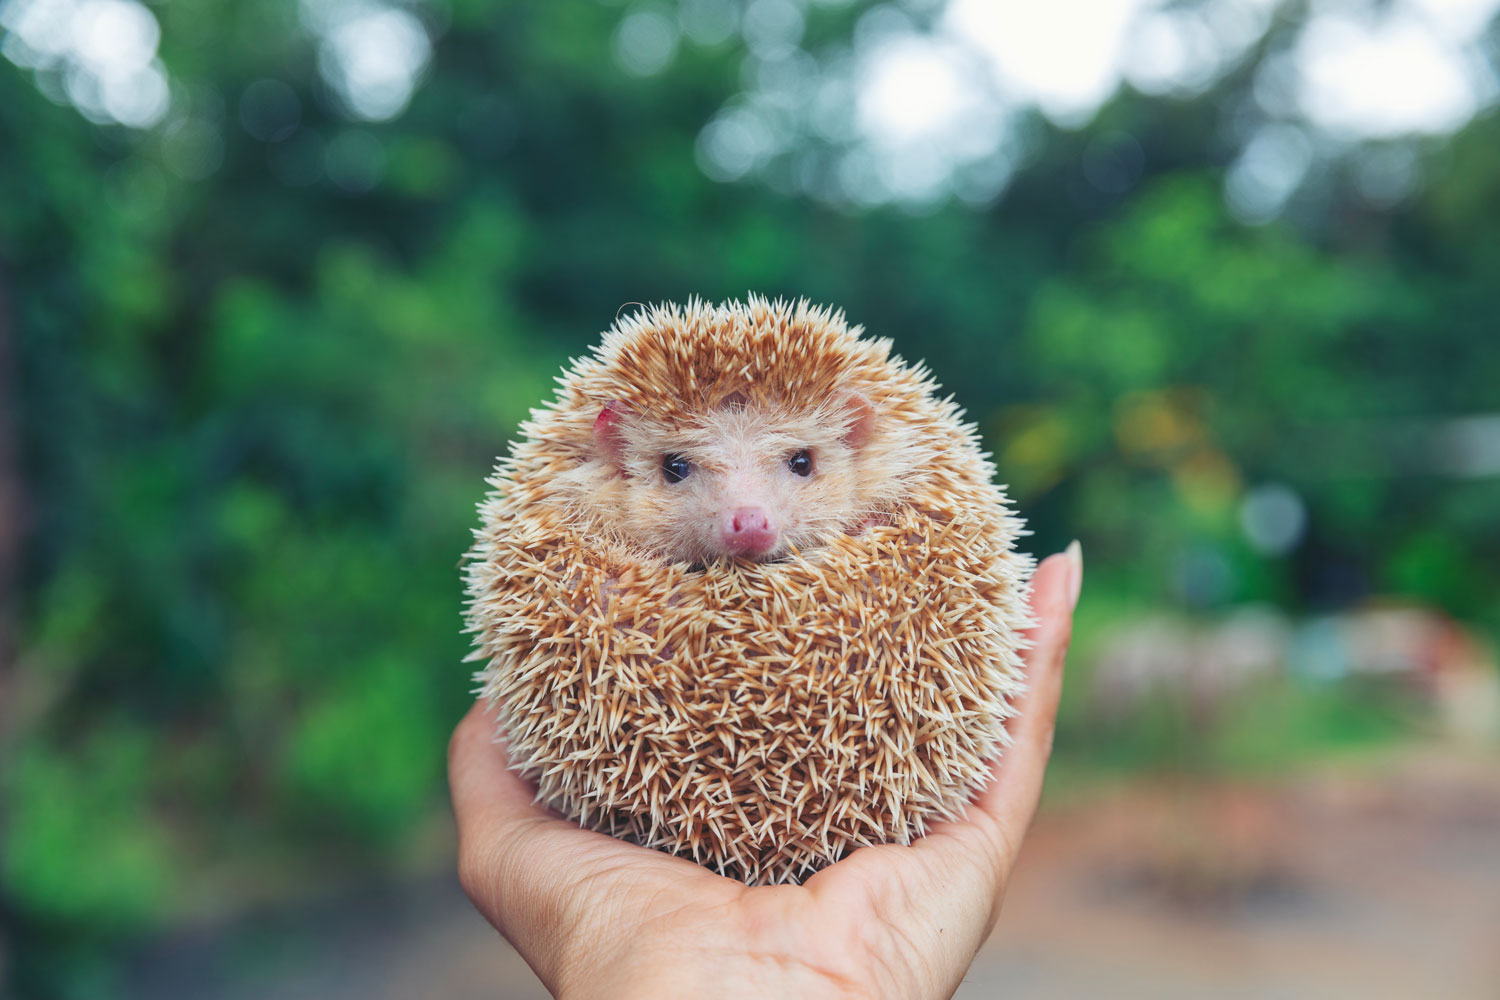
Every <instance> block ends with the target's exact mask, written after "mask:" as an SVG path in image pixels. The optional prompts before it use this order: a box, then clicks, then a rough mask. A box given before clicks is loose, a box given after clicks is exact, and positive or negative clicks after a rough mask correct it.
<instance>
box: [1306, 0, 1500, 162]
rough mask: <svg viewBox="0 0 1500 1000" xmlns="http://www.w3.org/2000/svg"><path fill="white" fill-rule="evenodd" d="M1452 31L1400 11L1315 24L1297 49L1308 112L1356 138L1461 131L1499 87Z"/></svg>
mask: <svg viewBox="0 0 1500 1000" xmlns="http://www.w3.org/2000/svg"><path fill="white" fill-rule="evenodd" d="M1450 23H1451V22H1450ZM1451 30H1452V28H1451V27H1449V28H1447V29H1443V28H1440V27H1438V26H1435V25H1433V24H1432V23H1431V22H1430V21H1428V20H1427V19H1425V18H1423V17H1421V16H1419V15H1418V14H1416V13H1414V12H1412V11H1410V10H1403V9H1400V8H1398V9H1396V10H1393V11H1392V12H1390V13H1389V14H1386V15H1373V14H1365V15H1363V16H1355V15H1350V14H1343V13H1340V14H1329V15H1327V16H1323V17H1317V18H1314V19H1313V21H1312V23H1311V24H1310V25H1308V27H1307V29H1306V30H1305V31H1304V32H1303V33H1302V36H1301V38H1300V39H1299V40H1298V43H1297V47H1296V49H1295V58H1296V65H1297V69H1298V71H1299V73H1300V76H1301V88H1300V90H1299V93H1298V98H1299V103H1300V105H1301V107H1302V109H1303V111H1304V112H1305V113H1306V115H1307V117H1308V118H1309V119H1310V120H1311V121H1312V122H1314V123H1315V124H1316V125H1318V126H1319V127H1320V128H1323V129H1325V130H1327V131H1329V132H1331V133H1333V134H1335V135H1338V136H1340V137H1343V138H1351V139H1357V138H1366V137H1389V136H1399V135H1405V134H1412V133H1429V134H1442V133H1447V132H1451V131H1453V130H1454V129H1457V128H1459V127H1461V126H1462V125H1463V124H1464V123H1465V122H1467V121H1468V120H1469V119H1470V118H1472V117H1473V116H1474V114H1475V113H1476V112H1477V111H1478V110H1479V107H1480V105H1481V103H1482V102H1485V101H1487V100H1488V99H1489V98H1490V97H1492V96H1493V86H1494V81H1493V77H1492V76H1489V75H1488V74H1487V73H1486V72H1485V71H1483V70H1481V69H1480V68H1479V67H1477V66H1475V65H1473V63H1474V62H1475V61H1476V60H1477V56H1476V55H1474V54H1472V53H1469V52H1466V51H1462V50H1461V49H1460V46H1463V45H1466V44H1467V41H1468V40H1466V39H1455V38H1453V37H1451V35H1448V34H1447V32H1448V31H1451ZM1455 42H1457V43H1458V44H1455Z"/></svg>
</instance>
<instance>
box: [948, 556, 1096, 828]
mask: <svg viewBox="0 0 1500 1000" xmlns="http://www.w3.org/2000/svg"><path fill="white" fill-rule="evenodd" d="M1082 583H1083V555H1082V552H1081V550H1080V547H1079V545H1078V543H1077V542H1074V543H1073V544H1071V545H1069V546H1068V549H1067V551H1066V552H1061V553H1058V554H1057V555H1054V556H1051V557H1050V558H1048V559H1047V560H1046V561H1045V562H1043V563H1042V565H1041V566H1040V567H1038V569H1037V571H1036V574H1035V575H1034V576H1033V578H1032V590H1031V610H1032V615H1033V617H1034V618H1035V619H1036V625H1035V626H1034V627H1032V628H1031V629H1030V630H1029V631H1028V632H1027V633H1026V637H1027V639H1028V640H1029V641H1030V643H1031V648H1030V649H1029V650H1027V652H1026V694H1025V695H1024V696H1022V698H1021V701H1020V704H1018V705H1017V706H1016V708H1017V712H1016V715H1015V717H1014V718H1013V719H1012V725H1011V726H1010V733H1011V745H1010V746H1009V747H1007V748H1006V749H1005V751H1004V753H1002V754H1001V757H1000V760H999V761H998V762H997V764H996V767H995V777H994V780H993V781H992V782H991V783H990V785H989V787H988V788H986V789H985V790H984V792H983V793H981V794H980V796H979V797H978V799H977V800H976V801H975V803H974V805H975V808H976V809H978V810H979V811H981V812H983V813H985V814H987V815H989V816H991V817H993V818H994V819H995V820H997V821H998V822H999V823H1000V826H1001V828H1002V832H1003V834H1004V836H1005V839H1006V841H1007V842H1008V843H1009V844H1011V845H1012V847H1013V848H1014V846H1016V845H1019V844H1020V841H1021V837H1022V836H1023V835H1024V834H1025V832H1026V828H1027V827H1028V826H1029V825H1030V824H1031V817H1032V815H1033V814H1034V813H1035V812H1036V806H1037V802H1038V800H1039V799H1040V797H1041V792H1042V778H1043V775H1044V773H1045V771H1046V768H1047V760H1048V758H1049V757H1050V756H1051V755H1052V736H1053V733H1054V731H1055V729H1056V726H1057V706H1058V702H1059V701H1060V700H1061V697H1062V683H1063V667H1064V664H1065V663H1066V661H1067V656H1068V646H1069V644H1070V642H1071V641H1072V637H1073V608H1074V607H1075V606H1076V605H1077V603H1078V594H1079V590H1080V588H1081V586H1082Z"/></svg>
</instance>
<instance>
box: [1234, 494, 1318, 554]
mask: <svg viewBox="0 0 1500 1000" xmlns="http://www.w3.org/2000/svg"><path fill="white" fill-rule="evenodd" d="M1240 527H1241V528H1243V529H1244V531H1245V538H1246V539H1247V540H1248V541H1249V542H1250V545H1251V547H1252V548H1254V549H1255V550H1256V551H1257V552H1259V553H1261V554H1262V555H1268V556H1282V555H1286V554H1287V553H1288V552H1290V551H1292V550H1293V549H1294V548H1296V547H1297V543H1298V542H1300V541H1302V536H1303V534H1304V533H1305V532H1306V530H1307V507H1306V505H1305V504H1303V502H1302V498H1301V497H1300V496H1298V495H1297V494H1296V492H1295V491H1294V490H1292V489H1291V487H1289V486H1283V485H1281V484H1280V483H1267V484H1265V485H1263V486H1257V487H1256V488H1255V489H1253V490H1251V491H1250V492H1249V493H1247V494H1246V495H1245V499H1244V501H1243V502H1242V503H1241V504H1240Z"/></svg>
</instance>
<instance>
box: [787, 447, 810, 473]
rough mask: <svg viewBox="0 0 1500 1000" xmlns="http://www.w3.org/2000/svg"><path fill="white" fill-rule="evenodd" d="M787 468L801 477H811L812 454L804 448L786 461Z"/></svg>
mask: <svg viewBox="0 0 1500 1000" xmlns="http://www.w3.org/2000/svg"><path fill="white" fill-rule="evenodd" d="M786 467H787V468H788V469H791V470H792V471H793V472H795V473H796V474H797V475H799V476H810V475H812V472H813V460H812V452H810V451H808V450H807V449H806V448H803V449H802V450H801V451H799V452H797V453H796V454H794V455H793V456H792V457H791V458H789V459H787V460H786Z"/></svg>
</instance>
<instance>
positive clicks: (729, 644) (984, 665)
mask: <svg viewBox="0 0 1500 1000" xmlns="http://www.w3.org/2000/svg"><path fill="white" fill-rule="evenodd" d="M861 333H862V331H861V329H860V328H858V327H854V328H850V327H848V326H847V325H846V324H845V321H844V318H843V316H842V314H840V313H837V312H833V311H830V310H826V309H821V308H815V307H812V306H809V305H808V304H807V303H806V302H802V303H798V304H796V305H790V304H786V303H782V302H775V303H772V302H769V301H767V300H766V299H764V298H758V297H754V296H752V297H751V298H750V299H749V301H748V303H747V304H741V303H738V302H729V303H725V304H723V305H720V306H711V305H709V304H707V303H704V302H700V301H692V302H689V303H688V305H687V306H686V307H678V306H671V305H662V306H657V307H654V308H651V309H648V310H645V311H643V312H641V313H638V314H636V315H633V316H631V317H628V318H626V319H624V320H621V321H619V322H617V323H616V325H615V326H614V328H613V329H611V330H610V331H609V332H607V333H606V334H605V335H604V339H603V343H602V344H601V345H600V346H598V347H597V348H596V349H595V350H594V352H593V355H592V356H591V357H588V358H585V359H583V360H581V361H577V362H575V363H574V364H573V366H572V368H571V369H570V370H568V371H567V372H566V374H565V375H564V376H563V377H562V378H561V379H560V380H559V381H560V383H561V384H560V388H559V389H558V391H557V396H556V398H555V399H554V400H553V401H552V402H551V403H550V404H548V405H546V406H544V407H542V408H540V409H537V410H534V411H533V412H532V416H531V420H530V421H528V422H527V423H525V424H524V425H523V426H522V428H521V439H520V440H519V441H517V442H515V443H514V444H513V445H512V446H511V451H510V456H509V457H508V458H506V459H504V460H502V461H501V462H500V464H499V467H498V468H497V470H496V472H495V474H494V476H493V478H492V479H491V480H490V481H489V482H490V485H491V486H492V487H493V492H491V493H490V494H489V495H488V496H487V498H486V499H485V500H484V502H483V503H482V504H481V505H480V516H481V522H482V523H481V526H480V528H479V530H478V531H477V532H476V533H475V537H476V541H475V544H474V547H473V549H472V550H471V551H470V552H469V554H468V561H467V565H466V573H467V582H468V591H469V598H470V600H469V604H468V611H467V620H468V625H469V630H470V631H471V632H473V633H475V636H476V638H475V645H476V647H477V648H476V650H475V652H474V654H473V655H472V659H474V660H477V661H480V662H482V663H484V664H485V666H484V668H483V669H482V670H481V671H480V672H479V673H478V675H477V679H478V681H479V683H480V685H481V690H482V694H483V696H484V697H486V698H488V699H489V700H491V701H492V702H494V703H495V705H496V706H497V710H498V714H499V718H500V736H501V737H502V738H503V739H504V740H505V742H506V744H507V746H508V748H509V753H510V757H511V760H512V762H513V766H515V767H516V768H517V769H518V770H519V771H520V772H521V773H522V774H523V775H524V776H525V777H527V778H528V779H530V780H532V781H534V782H535V783H536V785H537V789H538V798H539V800H540V801H542V802H545V803H546V804H547V805H549V806H551V807H552V808H554V809H556V810H557V811H559V812H561V813H563V814H564V815H566V816H568V817H569V818H571V819H574V820H576V821H577V822H579V823H580V824H582V825H584V826H587V827H591V828H593V829H596V830H599V831H601V832H605V833H609V834H613V835H615V836H618V837H622V838H625V839H628V840H631V841H634V842H636V843H638V844H642V845H644V846H646V847H653V848H658V849H661V850H665V851H669V852H671V853H673V854H678V855H681V856H684V857H688V858H691V859H693V860H695V861H697V862H698V863H700V864H703V865H706V866H708V867H709V868H712V869H714V870H716V871H719V872H721V873H723V874H725V875H728V876H730V877H733V878H738V879H741V880H742V881H745V882H747V883H750V884H752V885H753V884H759V883H780V882H795V881H798V880H800V879H801V878H803V877H805V876H806V875H808V874H811V873H812V872H814V871H816V870H817V869H819V868H821V867H824V866H826V865H828V864H831V863H832V862H834V861H837V860H838V859H839V858H840V857H842V856H843V855H845V854H846V853H848V852H849V851H851V850H853V849H855V848H858V847H861V846H865V845H870V844H880V843H898V844H904V843H909V842H910V841H911V840H912V839H914V838H916V837H920V836H921V835H922V834H923V833H924V832H925V830H926V829H927V827H928V825H929V824H930V823H932V822H933V821H935V820H939V819H947V818H955V817H958V816H961V815H962V814H963V813H964V809H965V805H966V803H967V802H968V800H969V799H970V797H971V796H972V795H973V794H974V793H975V792H976V791H977V790H978V789H979V788H980V787H981V786H982V785H983V784H984V782H985V781H986V779H987V778H988V775H989V762H990V761H991V760H992V759H993V758H994V757H995V756H996V755H997V754H998V753H999V752H1000V751H1001V749H1002V748H1003V747H1004V745H1005V743H1006V740H1007V737H1006V732H1005V728H1004V722H1005V719H1006V718H1007V716H1009V715H1010V714H1011V707H1010V706H1011V703H1012V702H1013V701H1014V699H1015V698H1016V696H1017V695H1018V694H1019V692H1020V690H1021V687H1022V682H1021V661H1020V655H1019V651H1020V646H1021V645H1022V638H1021V630H1022V629H1024V628H1025V627H1026V626H1027V625H1028V624H1029V621H1028V618H1027V610H1026V598H1027V593H1026V589H1027V583H1026V581H1027V579H1028V577H1029V575H1030V572H1031V570H1032V568H1033V560H1032V559H1031V557H1029V556H1026V555H1022V554H1019V553H1017V552H1015V551H1014V550H1013V548H1012V545H1013V543H1014V541H1015V538H1016V536H1017V535H1018V534H1019V533H1020V531H1021V522H1020V521H1019V519H1018V518H1016V517H1015V516H1014V515H1013V514H1012V513H1010V512H1009V511H1008V510H1007V508H1006V506H1005V497H1004V496H1003V494H1002V493H1001V491H1000V490H999V488H997V487H996V486H994V485H993V484H992V482H991V477H992V474H993V472H994V469H993V466H992V465H991V464H990V462H989V461H988V460H987V458H986V456H985V455H984V454H982V453H981V452H980V450H979V447H978V441H977V437H976V434H975V429H974V427H973V426H972V425H970V424H966V423H964V422H963V420H962V414H961V411H960V410H959V409H958V407H957V406H956V405H955V404H954V403H953V402H952V400H951V399H939V398H937V397H936V396H935V394H934V392H935V390H936V388H937V386H936V384H935V383H934V382H933V381H932V379H931V378H930V377H929V375H928V373H927V372H926V371H925V369H923V368H922V367H921V366H911V365H908V364H905V363H904V362H902V361H901V359H900V358H898V357H893V356H892V355H891V343H890V341H887V340H876V339H871V338H868V337H864V336H862V335H861Z"/></svg>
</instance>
